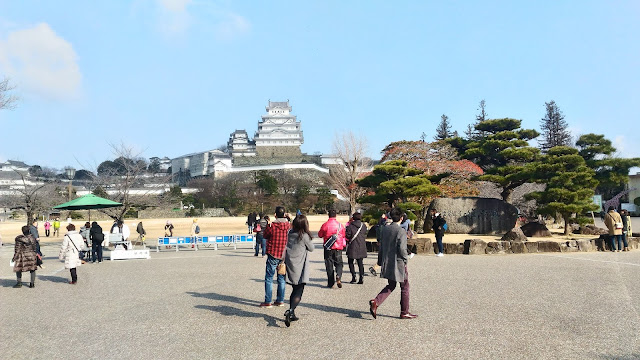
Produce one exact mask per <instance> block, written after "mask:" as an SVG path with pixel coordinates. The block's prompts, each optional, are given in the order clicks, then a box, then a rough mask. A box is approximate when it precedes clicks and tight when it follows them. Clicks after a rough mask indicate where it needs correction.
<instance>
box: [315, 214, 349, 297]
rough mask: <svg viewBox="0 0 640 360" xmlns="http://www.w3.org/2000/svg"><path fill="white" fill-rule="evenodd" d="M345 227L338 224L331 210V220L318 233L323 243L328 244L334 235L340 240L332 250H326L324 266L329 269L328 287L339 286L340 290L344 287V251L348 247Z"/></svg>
mask: <svg viewBox="0 0 640 360" xmlns="http://www.w3.org/2000/svg"><path fill="white" fill-rule="evenodd" d="M344 229H345V228H344V226H343V225H342V224H340V223H339V222H338V220H337V219H336V211H335V210H333V209H331V210H329V220H327V222H325V223H324V224H322V226H321V227H320V231H318V237H321V238H322V243H323V244H324V243H326V242H327V240H328V239H329V238H330V237H331V235H333V234H338V239H337V240H336V242H335V243H334V244H333V246H332V247H331V249H330V250H326V249H325V250H324V265H325V267H326V268H327V279H328V283H327V287H329V288H332V287H333V285H334V284H335V285H338V287H339V288H341V287H342V282H341V281H340V279H341V278H342V266H343V263H342V250H343V249H344V247H345V245H346V243H347V242H346V240H345V236H344ZM334 267H335V278H334V271H333V269H334Z"/></svg>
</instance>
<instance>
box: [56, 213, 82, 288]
mask: <svg viewBox="0 0 640 360" xmlns="http://www.w3.org/2000/svg"><path fill="white" fill-rule="evenodd" d="M82 243H83V241H82V236H80V234H78V232H77V231H76V227H75V225H73V224H69V225H67V233H66V234H65V235H64V238H63V239H62V246H61V247H60V254H59V255H58V258H59V259H60V260H64V268H65V269H69V272H70V273H71V281H69V284H71V285H75V284H76V283H77V282H78V274H77V272H76V268H77V267H78V266H80V265H81V264H82V263H81V262H80V248H81V247H82Z"/></svg>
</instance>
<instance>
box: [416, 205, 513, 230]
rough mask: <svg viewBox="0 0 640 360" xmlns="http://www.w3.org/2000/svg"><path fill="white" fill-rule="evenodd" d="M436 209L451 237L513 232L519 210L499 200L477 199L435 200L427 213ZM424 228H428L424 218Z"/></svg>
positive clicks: (428, 220) (429, 222) (429, 226)
mask: <svg viewBox="0 0 640 360" xmlns="http://www.w3.org/2000/svg"><path fill="white" fill-rule="evenodd" d="M433 208H435V209H436V210H437V211H438V212H439V213H440V214H442V216H443V217H444V219H445V220H446V221H447V226H448V227H449V230H448V232H449V233H452V234H504V233H506V232H507V231H509V230H511V229H513V226H514V224H515V222H516V220H517V218H518V209H516V208H515V206H513V205H511V204H508V203H506V202H504V201H502V200H498V199H487V198H477V197H461V198H437V199H434V200H433V202H431V205H430V206H429V209H433ZM425 223H426V224H425V225H426V227H427V228H428V229H430V228H431V218H430V217H428V216H427V221H425Z"/></svg>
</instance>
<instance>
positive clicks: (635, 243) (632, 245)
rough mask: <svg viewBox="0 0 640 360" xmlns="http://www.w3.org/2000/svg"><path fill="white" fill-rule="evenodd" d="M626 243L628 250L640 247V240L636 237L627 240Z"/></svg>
mask: <svg viewBox="0 0 640 360" xmlns="http://www.w3.org/2000/svg"><path fill="white" fill-rule="evenodd" d="M627 242H628V243H629V249H638V247H639V246H640V239H638V238H637V237H631V238H628V239H627Z"/></svg>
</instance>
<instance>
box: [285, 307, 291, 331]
mask: <svg viewBox="0 0 640 360" xmlns="http://www.w3.org/2000/svg"><path fill="white" fill-rule="evenodd" d="M284 324H285V325H287V327H289V326H291V310H287V311H285V312H284Z"/></svg>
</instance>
